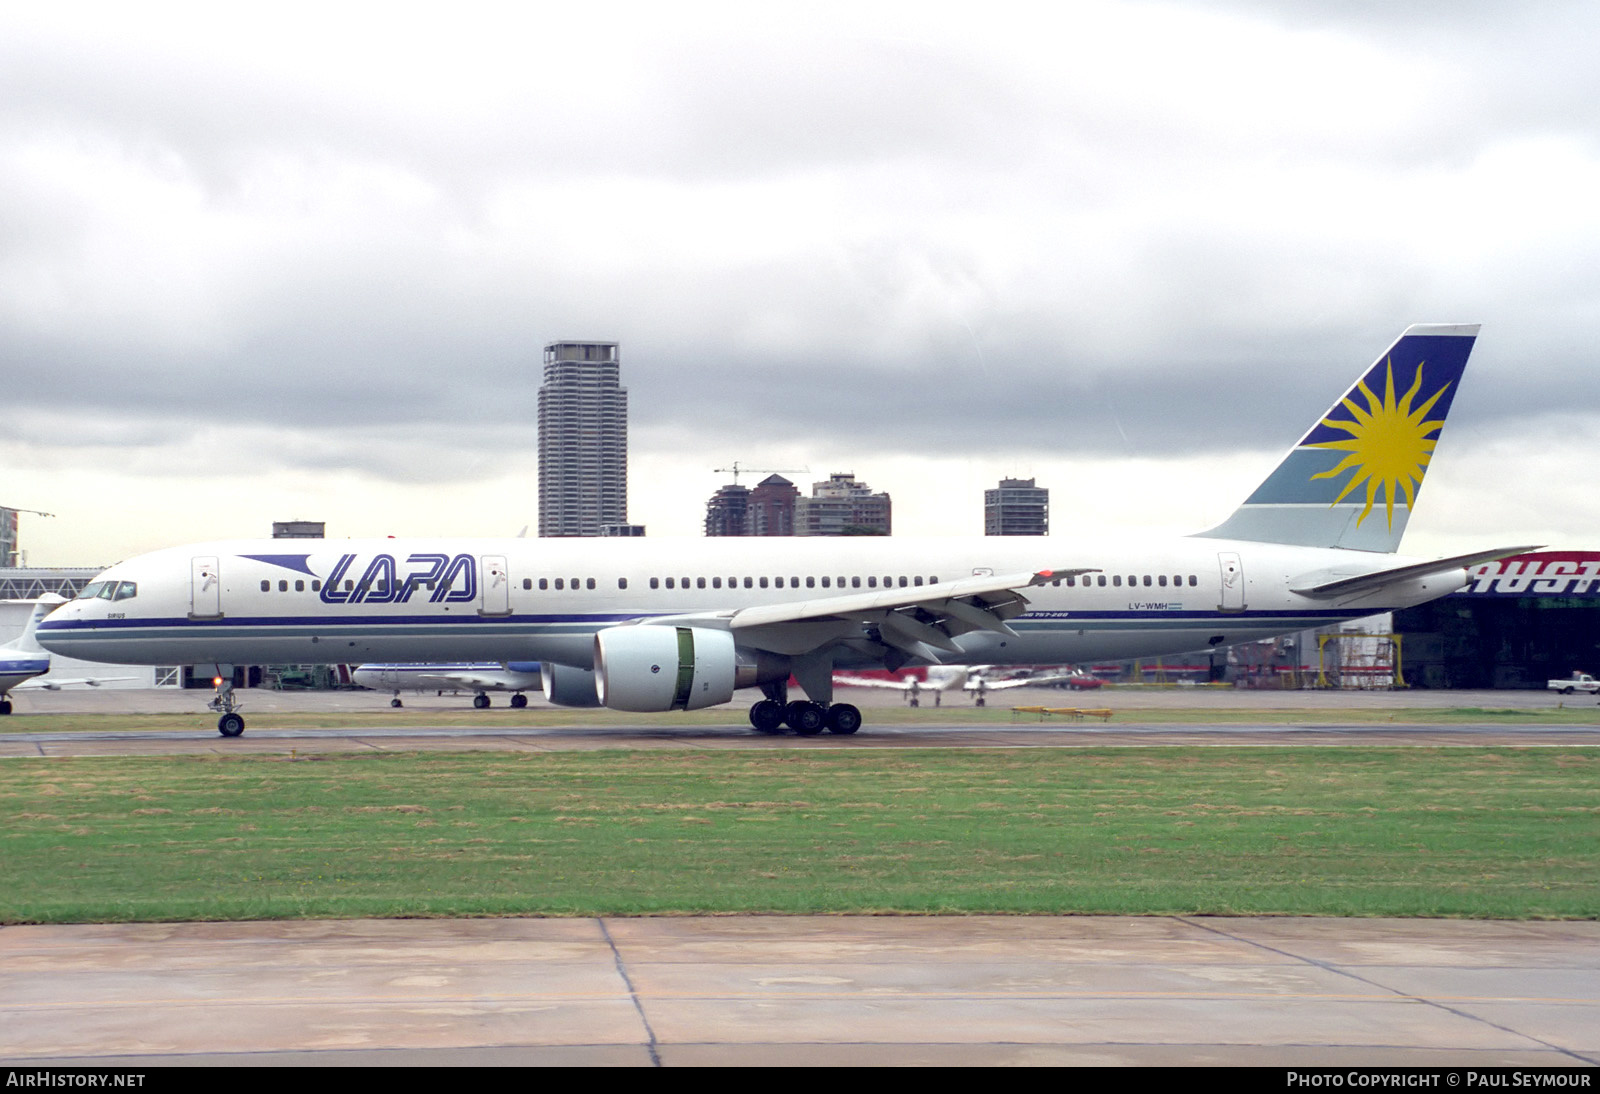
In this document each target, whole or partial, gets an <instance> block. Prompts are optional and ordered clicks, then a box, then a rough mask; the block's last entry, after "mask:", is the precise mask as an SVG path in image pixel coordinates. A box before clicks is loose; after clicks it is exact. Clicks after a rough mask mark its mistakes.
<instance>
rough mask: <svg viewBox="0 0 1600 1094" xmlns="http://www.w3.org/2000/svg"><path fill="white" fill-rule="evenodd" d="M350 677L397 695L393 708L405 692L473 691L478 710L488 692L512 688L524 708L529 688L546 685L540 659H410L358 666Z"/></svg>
mask: <svg viewBox="0 0 1600 1094" xmlns="http://www.w3.org/2000/svg"><path fill="white" fill-rule="evenodd" d="M350 678H351V679H352V680H354V681H355V682H356V683H358V684H360V685H361V686H362V687H364V688H371V689H372V690H373V691H389V692H393V693H394V698H393V699H390V700H389V705H390V706H392V707H397V706H400V705H401V704H400V693H401V692H402V691H441V692H443V691H470V692H473V696H472V705H473V706H474V707H477V708H478V709H479V710H482V709H484V708H485V707H487V706H488V705H489V692H491V691H509V692H511V693H512V695H511V705H512V706H513V707H517V708H518V709H521V708H522V707H525V706H527V705H528V697H527V696H526V695H525V694H523V693H524V692H528V691H538V690H539V689H540V688H541V687H542V686H543V678H542V677H541V675H540V673H539V662H537V661H510V662H505V663H502V662H498V661H483V662H478V663H475V664H474V663H468V662H461V663H458V664H451V665H441V664H434V663H422V662H407V663H393V664H386V665H384V664H370V665H358V666H357V667H356V670H355V671H354V672H352V673H351V674H350Z"/></svg>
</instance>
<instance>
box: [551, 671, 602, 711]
mask: <svg viewBox="0 0 1600 1094" xmlns="http://www.w3.org/2000/svg"><path fill="white" fill-rule="evenodd" d="M540 672H541V673H542V674H543V677H544V679H543V681H542V682H543V684H544V697H545V701H546V702H549V703H554V704H555V705H556V706H558V707H597V706H599V705H600V694H599V692H598V691H597V690H596V689H595V683H596V681H595V674H594V673H592V672H590V671H589V670H588V669H575V668H573V667H572V666H571V665H554V664H551V663H550V662H549V661H546V662H544V667H543V668H542V669H540Z"/></svg>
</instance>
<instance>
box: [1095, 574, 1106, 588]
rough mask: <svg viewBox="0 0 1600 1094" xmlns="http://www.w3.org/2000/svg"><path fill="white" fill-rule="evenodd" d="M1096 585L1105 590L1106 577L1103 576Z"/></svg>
mask: <svg viewBox="0 0 1600 1094" xmlns="http://www.w3.org/2000/svg"><path fill="white" fill-rule="evenodd" d="M1096 584H1097V585H1099V586H1100V587H1101V588H1102V589H1104V588H1105V587H1106V575H1105V574H1101V575H1100V577H1099V579H1098V580H1097V581H1096Z"/></svg>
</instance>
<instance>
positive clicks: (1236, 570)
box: [1217, 551, 1244, 612]
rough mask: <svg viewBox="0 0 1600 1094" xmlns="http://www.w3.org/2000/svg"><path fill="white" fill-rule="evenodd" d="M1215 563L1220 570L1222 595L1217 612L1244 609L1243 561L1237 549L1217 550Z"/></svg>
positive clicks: (1240, 610)
mask: <svg viewBox="0 0 1600 1094" xmlns="http://www.w3.org/2000/svg"><path fill="white" fill-rule="evenodd" d="M1217 565H1218V567H1219V568H1220V569H1221V571H1222V596H1221V598H1220V599H1219V600H1218V601H1217V611H1219V612H1242V611H1244V562H1243V560H1241V559H1240V558H1239V553H1238V552H1237V551H1218V552H1217Z"/></svg>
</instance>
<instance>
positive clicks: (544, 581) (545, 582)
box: [539, 577, 550, 592]
mask: <svg viewBox="0 0 1600 1094" xmlns="http://www.w3.org/2000/svg"><path fill="white" fill-rule="evenodd" d="M549 588H550V579H549V578H548V577H541V578H540V579H539V591H540V592H544V591H546V590H547V589H549Z"/></svg>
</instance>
